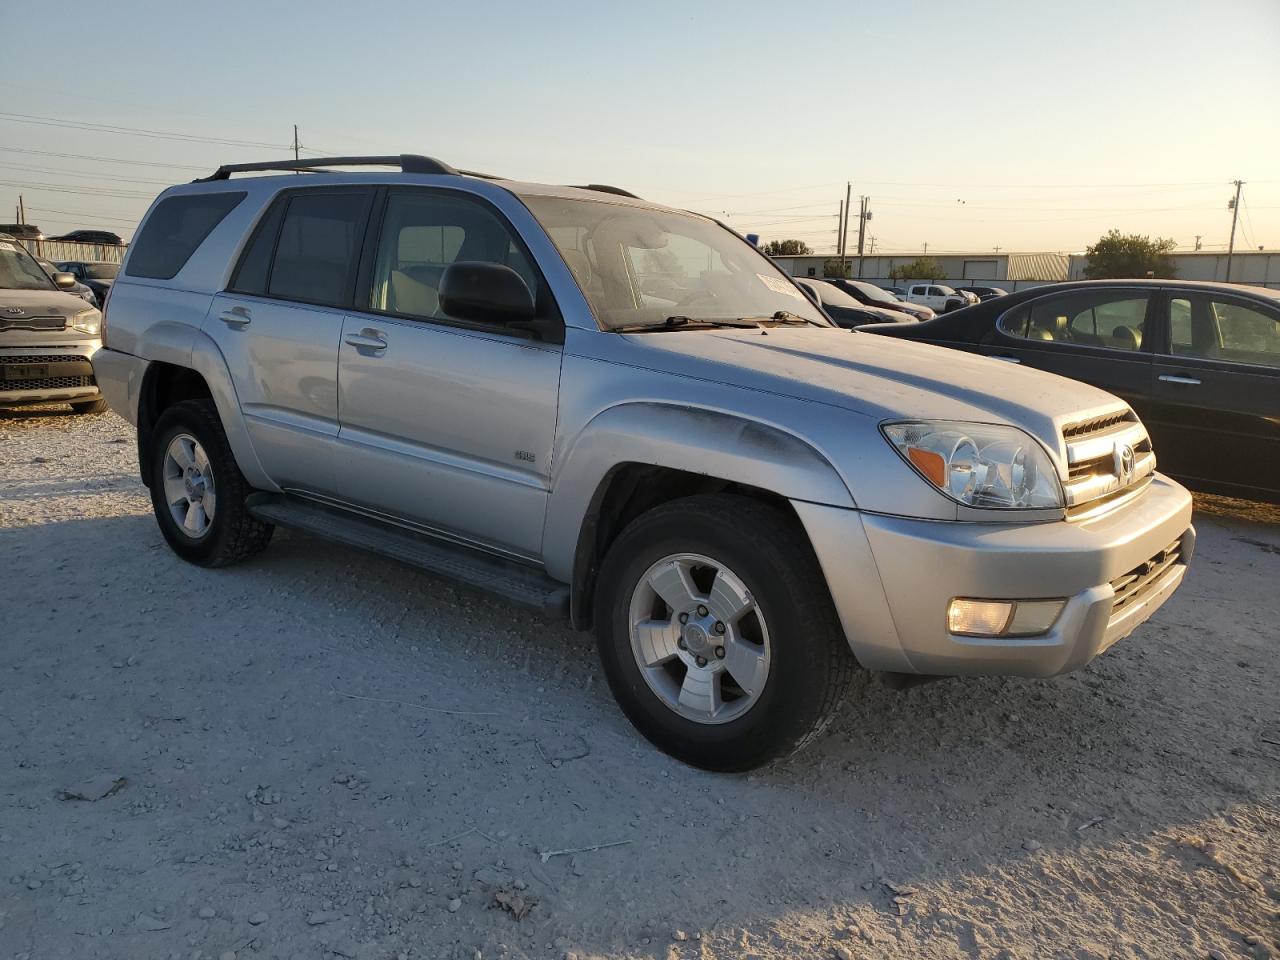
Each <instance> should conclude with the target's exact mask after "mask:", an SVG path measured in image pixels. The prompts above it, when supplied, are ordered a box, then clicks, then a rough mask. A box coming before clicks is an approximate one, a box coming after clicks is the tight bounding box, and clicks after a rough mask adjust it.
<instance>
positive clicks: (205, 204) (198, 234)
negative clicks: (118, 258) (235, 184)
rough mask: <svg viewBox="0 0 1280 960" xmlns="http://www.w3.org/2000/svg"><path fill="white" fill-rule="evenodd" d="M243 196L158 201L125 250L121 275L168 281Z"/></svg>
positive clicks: (210, 195)
mask: <svg viewBox="0 0 1280 960" xmlns="http://www.w3.org/2000/svg"><path fill="white" fill-rule="evenodd" d="M245 196H246V194H245V193H244V192H243V191H236V192H234V193H193V194H187V195H185V196H178V197H169V198H168V199H166V200H161V201H160V203H159V204H157V205H156V208H155V209H154V210H152V211H151V216H149V217H148V218H147V222H146V225H145V226H144V227H143V228H142V233H141V235H139V237H138V238H137V239H136V240H134V242H133V246H132V247H131V248H130V251H129V266H128V268H127V269H126V270H125V275H126V276H129V277H146V278H148V279H151V280H172V279H173V278H174V277H175V276H177V274H178V271H179V270H181V269H182V268H183V267H184V266H185V265H186V263H187V261H188V260H190V259H191V255H192V254H193V253H195V252H196V249H197V248H198V247H199V246H200V244H202V243H204V240H205V237H207V236H209V234H210V233H212V232H213V228H214V227H216V226H217V225H218V224H219V223H221V222H222V220H223V218H225V217H226V215H227V214H228V213H230V212H231V211H232V210H234V209H235V208H236V206H237V205H238V204H239V203H240V201H241V200H243V199H244V198H245Z"/></svg>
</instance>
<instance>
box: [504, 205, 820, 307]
mask: <svg viewBox="0 0 1280 960" xmlns="http://www.w3.org/2000/svg"><path fill="white" fill-rule="evenodd" d="M522 199H523V200H524V202H525V204H526V206H528V208H529V209H530V210H531V211H532V212H533V215H534V216H535V217H537V218H538V221H539V222H540V223H541V224H542V226H543V228H544V229H545V230H546V231H547V233H548V235H550V237H551V239H552V241H553V242H554V243H555V245H556V247H557V249H559V251H560V255H561V256H562V257H564V262H565V263H566V264H567V265H568V267H569V270H570V271H571V272H572V273H573V276H574V279H576V280H577V281H578V286H579V287H581V288H582V292H583V293H584V294H585V295H586V298H587V302H588V303H589V304H590V305H591V311H592V313H594V314H595V316H596V319H597V320H598V321H599V322H600V325H601V326H602V327H604V328H605V329H610V330H611V329H617V328H619V327H631V326H637V325H644V326H647V325H654V326H662V325H663V322H664V321H665V320H666V319H667V318H668V317H688V318H689V319H690V320H694V321H697V320H734V319H738V318H742V317H752V318H756V319H760V318H767V317H771V316H773V315H774V314H775V313H777V312H779V311H785V312H787V313H791V314H797V315H799V316H801V317H804V318H805V319H808V320H812V321H814V322H815V323H818V324H821V325H822V326H824V327H825V326H830V324H829V323H828V322H827V320H826V319H825V318H824V317H823V315H822V314H821V313H820V312H819V311H818V310H817V309H816V308H815V307H814V306H813V305H812V304H811V303H810V302H809V299H808V298H807V297H805V295H804V294H803V293H801V292H800V290H799V289H798V288H797V287H796V285H795V284H794V283H792V282H791V280H790V278H789V277H788V276H787V275H786V274H784V273H783V272H782V271H781V270H779V269H778V268H777V267H776V266H775V265H774V264H773V262H772V261H771V260H769V259H768V258H767V257H765V256H764V255H763V254H761V253H759V252H758V251H757V250H756V249H755V248H753V247H751V246H750V245H749V244H747V243H745V242H743V241H742V240H741V239H739V238H738V237H737V236H735V235H734V234H733V233H731V232H730V231H728V230H726V229H724V228H723V227H721V226H719V225H718V224H716V223H714V222H712V221H710V220H706V219H703V218H702V217H696V216H688V215H685V214H680V213H674V212H671V211H667V210H653V209H649V208H647V207H637V206H631V205H628V204H620V203H609V202H607V201H594V200H568V199H564V198H561V197H524V198H522Z"/></svg>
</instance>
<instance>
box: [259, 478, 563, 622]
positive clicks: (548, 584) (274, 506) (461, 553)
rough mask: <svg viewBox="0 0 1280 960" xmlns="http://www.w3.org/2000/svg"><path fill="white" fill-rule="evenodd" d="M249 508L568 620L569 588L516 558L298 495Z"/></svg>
mask: <svg viewBox="0 0 1280 960" xmlns="http://www.w3.org/2000/svg"><path fill="white" fill-rule="evenodd" d="M245 505H246V506H247V507H248V508H249V512H250V513H252V514H253V515H254V516H255V517H257V518H258V519H259V520H264V521H266V522H267V523H278V524H280V525H281V526H283V527H292V528H293V529H295V530H302V531H304V532H306V533H313V534H315V535H316V536H318V537H324V538H325V539H327V540H336V541H337V542H338V543H345V544H346V545H347V546H351V547H358V548H360V549H361V550H368V551H370V552H371V553H377V554H381V555H382V556H384V557H389V558H391V559H392V560H399V561H400V562H401V563H406V564H408V565H409V566H411V567H418V568H419V569H421V570H426V571H428V572H429V573H434V574H436V575H437V576H441V577H445V578H447V579H449V580H455V581H457V582H459V583H465V584H467V585H468V586H472V587H479V588H480V589H481V590H488V591H489V592H490V593H496V594H497V595H498V596H500V597H505V598H506V599H508V600H514V601H515V602H516V603H523V604H526V605H528V606H531V607H536V608H537V609H538V610H540V611H541V612H542V613H543V614H544V615H545V616H551V617H565V616H568V613H569V588H568V587H567V586H565V585H564V584H563V583H559V582H558V581H555V580H552V579H551V578H550V577H548V576H547V575H546V574H545V573H542V572H540V571H538V570H536V569H534V568H533V567H529V566H525V565H524V564H521V563H517V562H515V561H513V560H506V559H503V558H502V557H496V556H494V555H492V554H488V553H484V552H482V551H480V550H477V549H475V548H472V547H467V546H463V545H461V544H456V543H452V542H450V541H448V540H443V539H441V538H439V537H433V536H430V535H428V534H424V533H418V532H416V531H413V530H406V529H404V528H403V527H397V526H393V525H392V524H389V523H383V522H381V521H379V520H374V519H372V518H368V517H363V516H361V515H359V514H356V513H351V512H348V511H346V510H340V509H337V508H330V507H325V506H321V505H320V504H316V503H311V502H310V501H307V500H302V499H299V498H297V497H289V496H277V495H274V494H269V493H255V494H253V495H251V496H250V497H249V498H248V500H247V501H246V504H245Z"/></svg>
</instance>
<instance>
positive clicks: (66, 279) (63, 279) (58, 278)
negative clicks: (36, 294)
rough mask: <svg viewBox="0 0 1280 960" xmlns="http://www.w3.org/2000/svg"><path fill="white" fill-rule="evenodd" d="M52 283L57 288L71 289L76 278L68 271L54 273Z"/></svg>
mask: <svg viewBox="0 0 1280 960" xmlns="http://www.w3.org/2000/svg"><path fill="white" fill-rule="evenodd" d="M53 285H54V286H55V287H57V288H58V289H59V290H71V289H73V288H74V287H75V285H76V278H75V277H73V276H72V275H71V274H69V273H61V272H59V273H55V274H54V275H53Z"/></svg>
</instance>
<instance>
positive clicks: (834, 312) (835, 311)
mask: <svg viewBox="0 0 1280 960" xmlns="http://www.w3.org/2000/svg"><path fill="white" fill-rule="evenodd" d="M795 281H796V283H798V284H799V285H800V286H801V287H802V288H804V289H805V290H807V291H808V292H809V295H810V296H811V297H812V299H814V300H815V301H816V302H817V303H818V305H819V306H820V307H822V309H823V311H824V312H825V313H826V315H827V316H828V317H830V318H831V319H832V320H833V321H834V322H835V324H836V326H838V327H846V328H849V329H852V328H853V327H860V326H862V325H863V324H864V323H915V322H916V319H915V317H912V316H910V315H908V314H905V313H901V312H899V311H897V310H884V309H882V308H880V307H873V306H870V305H868V304H865V303H859V302H858V301H857V300H855V299H853V297H851V296H849V295H848V294H847V293H845V292H844V291H843V290H841V289H839V288H838V287H835V286H832V285H831V284H829V283H822V282H821V281H818V280H810V279H808V278H807V277H796V278H795Z"/></svg>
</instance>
